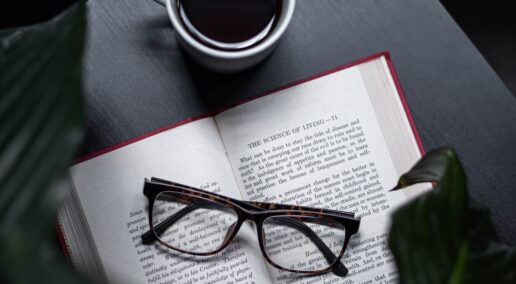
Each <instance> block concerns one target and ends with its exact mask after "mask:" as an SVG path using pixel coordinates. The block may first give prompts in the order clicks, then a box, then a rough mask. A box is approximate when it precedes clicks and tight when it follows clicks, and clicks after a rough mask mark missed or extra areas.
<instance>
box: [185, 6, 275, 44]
mask: <svg viewBox="0 0 516 284" xmlns="http://www.w3.org/2000/svg"><path fill="white" fill-rule="evenodd" d="M279 2H281V0H179V1H178V6H177V8H178V9H179V14H180V16H181V20H182V21H183V24H184V25H185V27H186V28H187V30H188V31H189V32H190V33H191V34H192V35H193V36H194V37H195V38H196V39H197V40H200V41H201V42H202V43H204V44H207V45H209V46H212V47H215V48H219V49H242V48H248V47H250V46H252V45H254V44H256V43H257V42H259V41H261V40H263V39H264V38H265V37H266V36H267V35H268V33H269V32H270V31H271V30H272V28H273V27H274V24H275V21H276V18H277V15H279V13H280V12H281V10H280V9H281V7H280V6H281V5H280V3H279Z"/></svg>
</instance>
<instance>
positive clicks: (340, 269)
mask: <svg viewBox="0 0 516 284" xmlns="http://www.w3.org/2000/svg"><path fill="white" fill-rule="evenodd" d="M275 219H277V220H278V221H279V220H281V221H282V222H278V223H280V224H286V225H287V226H288V225H290V226H292V227H294V228H295V229H298V230H300V231H301V232H302V233H303V234H304V235H305V236H307V237H308V238H309V239H310V240H312V241H313V242H314V243H315V245H316V246H317V248H318V249H319V250H320V251H321V252H322V254H323V255H324V258H326V260H327V261H328V263H330V264H333V263H334V262H335V260H337V256H336V255H335V254H334V253H333V252H332V251H331V249H330V248H329V247H328V246H327V245H326V244H325V243H324V242H323V240H321V238H319V236H317V234H316V233H315V232H314V231H313V230H312V229H311V228H310V227H308V226H307V225H306V224H304V223H303V222H301V221H298V220H295V219H292V218H289V217H283V218H275ZM332 272H333V273H335V274H336V275H337V276H341V277H344V276H346V275H347V274H348V269H347V268H346V266H345V265H344V264H343V263H342V262H341V261H339V262H338V264H337V265H336V266H335V267H334V268H333V269H332Z"/></svg>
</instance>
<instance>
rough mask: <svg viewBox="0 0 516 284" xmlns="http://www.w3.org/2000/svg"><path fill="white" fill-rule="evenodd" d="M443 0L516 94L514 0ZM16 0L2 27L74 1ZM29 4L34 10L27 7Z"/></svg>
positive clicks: (2, 12)
mask: <svg viewBox="0 0 516 284" xmlns="http://www.w3.org/2000/svg"><path fill="white" fill-rule="evenodd" d="M142 1H151V0H142ZM302 1H311V0H302ZM440 1H441V3H442V4H443V5H444V6H445V8H446V9H447V10H448V12H449V13H450V14H451V15H452V17H453V18H454V19H455V21H457V23H458V24H459V26H460V27H461V28H462V29H463V30H464V32H465V33H466V34H467V35H468V37H469V38H470V39H471V41H472V42H473V43H474V44H475V46H476V47H477V48H478V49H479V50H480V52H481V53H482V55H483V56H484V57H485V58H486V59H487V61H488V62H489V64H490V65H491V66H492V67H493V69H494V70H495V71H496V73H497V74H498V76H500V78H501V79H502V80H503V81H504V83H505V84H506V85H507V87H508V88H509V89H510V90H511V92H512V93H513V94H516V11H515V10H514V8H512V6H514V0H512V1H511V0H489V1H487V0H440ZM15 2H18V3H12V4H9V5H11V7H8V8H4V9H0V28H4V27H11V26H21V25H27V24H32V23H37V22H41V21H43V20H46V19H48V18H50V17H51V16H52V15H54V14H56V13H57V12H59V11H61V10H62V9H64V7H67V6H68V5H70V3H74V2H75V0H54V1H15ZM32 2H33V3H32ZM29 3H30V6H31V7H32V8H31V9H27V5H29Z"/></svg>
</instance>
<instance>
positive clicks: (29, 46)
mask: <svg viewBox="0 0 516 284" xmlns="http://www.w3.org/2000/svg"><path fill="white" fill-rule="evenodd" d="M85 9H86V8H85V5H84V3H83V2H80V3H78V4H75V5H73V6H72V7H71V8H69V9H68V10H67V11H66V12H64V13H63V14H61V15H59V16H57V17H56V18H54V19H52V20H50V21H48V22H45V23H42V24H38V25H34V26H28V27H24V28H16V29H9V30H2V31H0V70H2V71H1V72H2V76H0V94H1V96H0V129H1V132H0V189H1V191H0V262H1V263H2V264H3V265H1V266H0V279H1V282H2V283H41V282H48V283H63V282H67V283H70V282H73V281H75V280H78V279H79V278H78V277H77V276H76V275H75V273H73V272H72V271H71V270H70V269H69V268H68V267H67V266H66V265H64V261H63V260H62V259H63V257H62V256H58V255H57V254H56V252H58V250H56V248H55V245H54V244H55V243H56V242H55V232H54V225H53V224H54V220H55V216H56V215H55V214H56V208H57V202H58V197H59V191H58V190H57V188H58V187H56V185H57V184H58V178H59V177H62V175H63V173H64V171H65V169H66V167H67V166H68V165H69V163H70V161H71V159H72V157H73V155H74V153H75V151H76V148H77V146H78V144H79V142H80V140H81V138H82V130H81V125H80V121H81V117H80V113H81V112H80V107H81V89H82V84H81V63H82V54H83V48H84V40H85V27H86V15H85V14H86V11H85ZM4 264H7V265H4Z"/></svg>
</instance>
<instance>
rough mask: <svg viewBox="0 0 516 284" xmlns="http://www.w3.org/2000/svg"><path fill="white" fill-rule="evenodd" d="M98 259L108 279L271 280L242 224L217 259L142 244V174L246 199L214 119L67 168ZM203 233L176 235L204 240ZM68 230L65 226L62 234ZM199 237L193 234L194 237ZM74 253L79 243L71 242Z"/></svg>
mask: <svg viewBox="0 0 516 284" xmlns="http://www.w3.org/2000/svg"><path fill="white" fill-rule="evenodd" d="M70 175H71V178H72V180H73V183H74V186H75V190H76V193H77V196H78V199H79V201H80V205H81V207H82V209H83V212H84V216H85V220H86V221H87V223H88V227H89V231H90V232H91V235H92V238H93V241H94V244H95V246H96V250H97V251H98V256H99V259H98V260H97V261H98V262H100V263H101V264H102V267H103V269H104V271H105V274H106V276H107V278H108V280H109V282H111V283H140V284H141V283H229V282H228V281H229V280H232V281H234V283H264V282H269V281H270V279H269V275H268V272H267V268H266V267H265V265H264V263H263V260H262V255H261V253H260V249H259V247H258V246H257V240H256V233H255V232H254V231H253V230H252V229H251V227H250V226H248V225H244V226H243V227H242V229H241V231H240V232H239V235H238V236H237V238H236V239H235V241H234V242H233V243H232V244H231V245H230V246H229V247H228V248H227V249H225V250H224V251H223V252H221V253H219V255H217V256H213V257H192V256H190V255H187V254H181V253H176V252H175V251H173V250H171V249H167V248H166V247H164V246H163V245H161V244H159V243H158V242H156V243H155V244H153V245H143V244H142V241H141V235H142V234H143V233H144V232H145V231H147V230H148V229H149V225H148V224H149V221H148V215H147V214H148V213H147V210H148V208H147V206H148V200H147V198H146V197H145V196H144V195H143V184H144V178H150V177H153V176H154V177H159V178H163V179H168V180H171V181H175V182H178V183H182V184H186V185H191V186H195V187H199V188H202V189H206V190H209V191H214V192H218V193H220V194H223V195H227V196H232V197H235V198H241V196H240V193H239V191H238V190H237V186H236V184H235V179H234V176H233V174H232V171H231V168H230V165H229V163H228V160H227V157H226V153H225V151H224V147H223V144H222V141H221V139H220V136H219V133H218V131H217V127H216V125H215V123H214V120H213V119H212V118H206V119H202V120H198V121H196V122H191V123H188V124H185V125H183V126H179V127H177V128H174V129H171V130H167V131H165V132H162V133H159V134H158V135H154V136H151V137H148V138H146V139H144V140H141V141H138V142H136V143H133V144H130V145H127V146H124V147H122V148H120V149H117V150H115V151H112V152H109V153H107V154H104V155H101V156H99V157H97V158H94V159H92V160H88V161H85V162H83V163H80V164H78V165H75V166H73V167H72V168H71V169H70ZM199 235H200V234H194V233H192V234H188V235H186V236H178V238H184V241H185V242H186V241H188V242H190V241H191V242H198V243H199V244H201V242H207V241H211V240H212V239H211V237H210V236H208V237H205V238H199ZM65 236H66V232H65ZM194 237H196V238H195V239H194ZM71 253H72V259H74V257H73V256H74V248H71Z"/></svg>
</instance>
